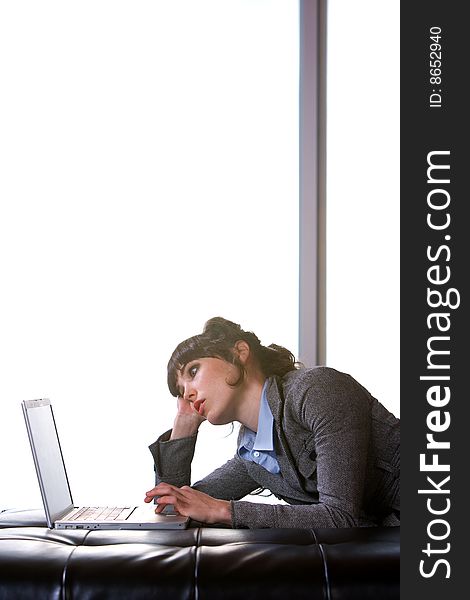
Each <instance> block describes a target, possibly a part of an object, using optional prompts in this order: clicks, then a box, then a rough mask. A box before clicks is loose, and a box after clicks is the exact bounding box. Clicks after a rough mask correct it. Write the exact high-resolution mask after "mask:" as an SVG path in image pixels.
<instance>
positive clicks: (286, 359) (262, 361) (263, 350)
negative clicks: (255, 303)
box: [167, 317, 301, 397]
mask: <svg viewBox="0 0 470 600" xmlns="http://www.w3.org/2000/svg"><path fill="white" fill-rule="evenodd" d="M240 340H243V341H245V342H246V343H247V344H248V345H249V346H250V350H251V352H252V353H253V355H254V356H255V358H256V359H257V361H258V363H259V366H260V368H261V371H262V372H263V374H264V376H265V377H270V376H272V375H278V376H280V377H282V376H284V375H285V374H286V373H288V372H289V371H294V370H295V369H298V368H299V367H300V366H301V364H300V363H298V362H296V360H295V357H294V355H293V354H292V352H290V351H289V350H287V349H286V348H283V347H282V346H278V345H277V344H270V345H269V346H263V345H262V344H261V342H260V341H259V339H258V338H257V336H256V335H255V334H254V333H253V332H251V331H244V330H243V329H242V328H241V327H240V325H238V324H237V323H233V322H232V321H228V320H227V319H224V318H222V317H214V318H212V319H209V320H208V321H207V322H206V324H205V325H204V329H203V332H202V333H200V334H198V335H194V336H193V337H190V338H188V339H187V340H184V341H183V342H181V343H180V344H178V346H176V348H175V350H174V352H173V354H172V355H171V358H170V360H169V361H168V368H167V372H168V388H169V390H170V393H171V394H172V395H173V396H175V397H176V396H178V387H177V378H178V373H180V372H181V371H182V370H183V369H184V367H185V366H186V365H187V364H188V363H189V362H191V361H192V360H197V359H198V358H222V359H223V360H226V361H227V362H229V363H231V364H233V365H235V366H237V367H238V369H239V370H240V377H239V379H238V380H237V381H236V382H235V383H234V384H233V385H234V386H236V385H238V384H240V383H241V381H242V380H243V378H244V376H245V368H244V366H243V365H242V363H241V362H240V360H239V359H238V357H237V356H236V354H235V353H234V347H235V344H236V343H237V342H238V341H240Z"/></svg>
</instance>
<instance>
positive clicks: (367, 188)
mask: <svg viewBox="0 0 470 600" xmlns="http://www.w3.org/2000/svg"><path fill="white" fill-rule="evenodd" d="M399 12H400V3H399V2H396V1H395V0H388V1H387V2H374V1H373V0H358V1H357V2H349V1H347V0H330V1H329V2H328V64H327V73H328V88H327V98H328V104H327V115H328V117H327V236H326V237H327V268H326V272H327V328H326V331H327V361H328V364H329V365H330V366H334V367H336V368H338V369H340V370H342V371H346V372H348V373H350V374H351V375H353V376H354V377H356V378H357V379H358V380H359V381H360V382H361V383H363V384H364V385H365V386H366V387H367V388H368V389H369V390H370V392H371V393H372V394H373V395H375V396H376V397H377V398H378V399H379V400H380V401H381V402H382V403H383V404H384V405H385V406H386V407H387V408H388V409H389V410H390V411H392V412H393V413H394V414H396V415H399V411H400V405H399V394H400V348H399V344H400V337H399V332H400V320H399V318H400V277H399V261H400V255H399V248H400V224H399V219H400V190H399V183H400V179H399V176H400V173H399V171H400V162H399V157H400V151H399V142H400V140H399V130H400V126H399V103H400V79H399V54H398V32H399V17H400V14H399ZM391 40H395V41H396V42H397V43H394V42H391Z"/></svg>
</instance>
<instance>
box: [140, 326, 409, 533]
mask: <svg viewBox="0 0 470 600" xmlns="http://www.w3.org/2000/svg"><path fill="white" fill-rule="evenodd" d="M168 387H169V389H170V392H171V393H172V395H173V396H175V397H177V399H178V400H177V407H178V409H177V413H176V417H175V421H174V425H173V429H172V430H170V431H168V432H166V433H164V434H163V435H162V436H160V438H159V439H158V440H157V441H156V442H155V443H153V444H152V445H151V446H150V451H151V452H152V455H153V457H154V461H155V470H156V475H157V486H156V487H155V488H153V489H152V490H150V491H149V492H147V494H146V498H145V501H146V502H151V501H153V500H154V499H156V502H157V504H158V506H157V508H156V511H155V512H157V513H160V512H162V510H164V509H165V507H166V506H167V505H174V508H175V510H176V511H177V512H179V513H180V514H182V515H185V516H189V517H191V518H192V519H195V520H198V521H202V522H206V523H225V524H227V525H231V526H232V527H250V528H260V527H306V528H310V527H353V526H366V525H378V524H382V525H398V524H399V515H400V512H399V511H400V491H399V460H400V421H399V420H398V419H397V418H396V417H394V416H393V415H392V414H391V413H390V412H388V411H387V410H386V409H385V407H384V406H382V405H381V404H380V403H379V402H378V401H377V400H376V399H375V398H373V397H372V396H371V395H370V394H369V392H368V391H367V390H366V389H365V388H363V387H362V386H361V385H360V384H359V383H357V381H355V380H354V379H353V378H352V377H350V376H349V375H346V374H344V373H340V372H338V371H336V370H334V369H330V368H327V367H316V368H312V369H307V368H304V367H302V366H301V365H299V364H298V363H296V362H295V360H294V357H293V355H292V353H291V352H289V351H288V350H286V349H285V348H282V347H280V346H277V345H275V344H272V345H271V346H269V347H266V346H263V345H262V344H261V343H260V341H259V340H258V338H257V337H256V336H255V335H254V334H253V333H251V332H247V331H244V330H243V329H241V327H240V326H239V325H237V324H235V323H232V322H231V321H227V320H225V319H223V318H220V317H216V318H213V319H210V320H209V321H208V322H207V323H206V324H205V326H204V331H203V333H202V334H199V335H196V336H194V337H191V338H189V339H187V340H185V341H183V342H181V344H179V345H178V346H177V347H176V349H175V351H174V352H173V354H172V356H171V358H170V361H169V363H168ZM205 419H207V420H208V421H209V422H210V423H213V424H214V425H222V424H226V423H231V422H233V421H238V422H240V423H241V428H240V434H239V438H238V448H237V452H236V454H235V456H234V458H232V459H231V460H229V461H228V462H227V463H226V464H225V465H223V466H221V467H220V468H218V469H216V470H215V471H214V472H213V473H211V474H210V475H208V476H207V477H205V478H204V479H202V480H201V481H199V482H197V483H196V484H194V485H193V486H191V487H189V485H190V476H191V461H192V458H193V454H194V448H195V444H196V439H197V432H198V429H199V426H200V425H201V423H202V422H203V421H204V420H205ZM260 487H261V488H265V489H268V490H270V491H271V492H272V493H273V494H275V495H276V497H278V498H279V499H283V500H285V502H287V503H288V504H287V505H286V504H260V503H254V502H246V501H240V499H241V498H243V497H245V496H246V495H247V494H250V493H251V492H253V491H254V490H257V489H259V488H260Z"/></svg>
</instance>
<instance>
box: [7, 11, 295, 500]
mask: <svg viewBox="0 0 470 600" xmlns="http://www.w3.org/2000/svg"><path fill="white" fill-rule="evenodd" d="M0 54H1V55H2V57H3V59H2V61H1V63H0V79H1V81H2V94H1V97H0V131H1V135H0V164H1V168H2V175H1V177H0V257H1V258H0V280H1V283H2V293H1V299H0V303H1V307H0V308H1V311H0V365H1V378H0V401H1V404H2V418H1V421H0V423H1V424H0V429H1V430H0V456H2V460H1V462H0V480H1V481H2V497H1V504H2V506H15V507H21V506H26V507H35V506H40V504H41V503H40V497H39V491H38V488H37V485H36V478H35V474H34V471H33V466H32V460H31V456H30V451H29V447H28V441H27V436H26V431H25V427H24V423H23V420H22V419H23V417H22V415H21V409H20V401H21V400H22V399H32V398H38V397H49V398H50V399H51V400H52V403H53V406H54V409H55V414H56V421H57V424H58V428H59V432H60V435H61V440H62V448H63V452H64V455H65V458H66V463H67V466H68V470H69V478H70V481H71V484H72V492H73V494H74V498H75V499H76V500H78V501H80V502H87V501H93V502H109V501H113V502H114V501H117V502H141V501H142V499H143V494H144V492H145V491H146V489H149V488H150V487H151V486H152V485H153V465H152V461H151V456H150V453H149V452H148V449H147V445H148V444H149V443H151V442H152V441H153V440H154V439H156V437H157V435H159V434H160V433H162V432H163V431H165V430H166V429H168V428H170V427H171V424H172V421H173V416H174V411H175V400H174V399H173V398H172V397H171V396H170V395H169V392H168V390H167V387H166V363H167V360H168V358H169V355H170V354H171V352H172V350H173V349H174V347H175V346H176V344H177V343H178V342H179V341H181V340H182V339H184V338H186V337H189V336H190V335H193V334H195V333H198V332H200V331H201V330H202V326H203V324H204V322H205V320H206V319H208V318H210V317H212V316H216V315H221V316H225V317H227V318H229V319H232V320H235V321H237V322H239V323H241V325H242V326H243V327H244V328H246V329H252V330H254V331H255V332H256V333H257V335H258V336H259V337H260V338H261V340H262V342H264V343H266V344H269V343H272V342H275V343H278V344H282V345H285V346H287V347H288V348H290V349H291V350H292V351H293V352H294V353H297V333H298V323H297V322H298V291H297V290H298V68H299V67H298V60H299V59H298V6H297V2H285V0H230V2H220V0H198V2H194V1H192V0H180V1H179V2H168V1H167V0H159V1H158V0H157V1H156V0H151V1H150V0H147V1H145V0H143V1H140V2H134V1H130V0H123V1H121V2H115V1H110V0H108V1H105V0H92V1H90V0H83V1H81V2H75V3H68V2H67V3H65V2H60V1H51V0H44V1H42V2H35V1H32V0H31V1H25V0H17V1H15V2H10V3H2V4H1V6H0ZM227 433H228V430H227V428H221V429H220V428H211V427H210V426H205V431H204V433H203V435H202V436H201V437H202V438H203V440H202V441H203V444H202V446H201V447H203V448H204V449H205V452H203V453H199V454H198V456H197V460H196V463H195V469H194V471H195V473H194V475H195V476H201V475H203V474H204V473H205V472H207V471H210V470H212V468H213V467H215V466H217V465H218V464H220V463H221V462H222V461H223V460H224V458H225V457H226V458H228V457H229V456H230V455H232V454H233V450H234V445H235V439H236V438H235V436H234V435H232V436H230V437H224V436H226V435H227ZM204 439H205V440H206V441H205V442H204ZM214 448H216V449H214Z"/></svg>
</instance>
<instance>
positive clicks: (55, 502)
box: [22, 399, 73, 527]
mask: <svg viewBox="0 0 470 600" xmlns="http://www.w3.org/2000/svg"><path fill="white" fill-rule="evenodd" d="M22 406H23V413H24V416H25V420H26V427H27V429H28V435H29V441H30V443H31V450H32V451H33V458H34V464H35V466H36V472H37V475H38V480H39V487H40V488H41V495H42V499H43V502H44V509H45V511H46V518H47V520H48V525H49V526H50V527H51V526H52V524H53V523H54V521H55V520H56V519H58V518H60V517H61V516H62V515H63V513H64V511H66V510H67V509H71V508H72V506H73V501H72V495H71V493H70V488H69V483H68V479H67V473H66V471H65V465H64V460H63V457H62V451H61V449H60V443H59V438H58V435H57V429H56V426H55V421H54V415H53V412H52V406H51V403H50V401H49V400H47V399H43V400H24V401H23V403H22Z"/></svg>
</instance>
